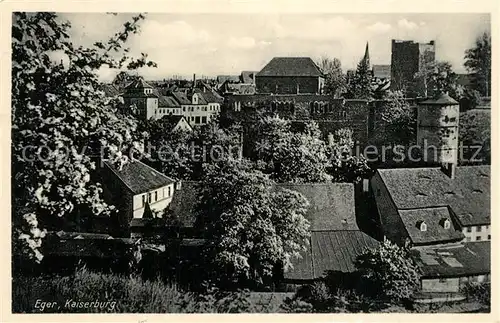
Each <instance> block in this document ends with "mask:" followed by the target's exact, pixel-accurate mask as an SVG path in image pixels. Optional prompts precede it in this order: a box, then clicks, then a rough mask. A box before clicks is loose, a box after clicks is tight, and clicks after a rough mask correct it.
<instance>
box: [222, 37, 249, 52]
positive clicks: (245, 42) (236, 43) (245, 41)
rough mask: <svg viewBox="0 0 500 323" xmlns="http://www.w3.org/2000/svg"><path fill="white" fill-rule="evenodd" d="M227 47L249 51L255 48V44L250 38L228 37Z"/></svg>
mask: <svg viewBox="0 0 500 323" xmlns="http://www.w3.org/2000/svg"><path fill="white" fill-rule="evenodd" d="M227 45H228V46H229V47H230V48H242V49H250V48H253V47H255V45H256V42H255V39H254V38H252V37H230V38H229V40H228V42H227Z"/></svg>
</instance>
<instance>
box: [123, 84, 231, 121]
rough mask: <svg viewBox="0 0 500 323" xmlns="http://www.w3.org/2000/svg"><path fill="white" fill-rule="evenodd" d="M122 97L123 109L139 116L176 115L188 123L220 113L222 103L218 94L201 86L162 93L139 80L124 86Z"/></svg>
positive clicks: (149, 117) (156, 117) (159, 116)
mask: <svg viewBox="0 0 500 323" xmlns="http://www.w3.org/2000/svg"><path fill="white" fill-rule="evenodd" d="M194 83H196V81H194ZM123 97H124V106H125V109H126V110H128V111H130V112H131V113H132V114H134V115H135V116H136V117H138V118H140V119H160V118H162V117H164V116H167V115H177V116H184V117H185V118H186V121H187V122H188V123H189V124H190V125H191V126H194V125H203V124H207V123H208V122H210V120H212V119H213V118H214V117H215V116H217V115H218V114H219V113H220V110H221V104H222V102H223V98H222V97H221V96H219V95H218V94H217V93H215V92H214V91H213V90H211V89H210V90H207V88H205V87H202V88H201V89H199V88H195V87H192V88H190V89H186V90H184V91H182V90H180V89H175V90H172V91H167V93H165V94H164V93H161V91H159V90H158V89H155V88H153V87H152V86H151V85H150V84H148V83H147V82H145V81H144V80H143V79H138V80H137V81H135V82H133V83H132V84H130V85H129V86H127V87H126V88H125V94H124V95H123Z"/></svg>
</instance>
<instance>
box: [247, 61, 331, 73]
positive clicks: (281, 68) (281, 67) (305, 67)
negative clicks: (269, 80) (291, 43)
mask: <svg viewBox="0 0 500 323" xmlns="http://www.w3.org/2000/svg"><path fill="white" fill-rule="evenodd" d="M256 76H314V77H318V76H323V74H322V73H321V71H320V69H319V67H318V66H317V65H316V64H315V63H314V62H313V60H312V59H311V58H310V57H274V58H273V59H272V60H271V61H270V62H269V63H268V64H267V65H266V66H264V68H263V69H262V70H261V71H260V72H258V73H257V75H256Z"/></svg>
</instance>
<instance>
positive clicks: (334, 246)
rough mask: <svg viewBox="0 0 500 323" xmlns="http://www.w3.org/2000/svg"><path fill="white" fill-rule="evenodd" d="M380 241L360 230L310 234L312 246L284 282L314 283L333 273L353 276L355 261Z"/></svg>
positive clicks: (286, 273)
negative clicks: (313, 281)
mask: <svg viewBox="0 0 500 323" xmlns="http://www.w3.org/2000/svg"><path fill="white" fill-rule="evenodd" d="M377 246H378V241H377V240H375V239H373V238H372V237H370V236H368V235H367V234H365V233H363V232H361V231H344V230H340V231H317V232H312V233H311V243H310V246H309V248H308V251H307V252H305V253H304V254H303V257H302V259H297V260H294V261H293V262H292V264H293V269H291V270H289V271H288V272H285V273H284V277H285V279H289V280H311V279H318V278H321V277H324V276H326V275H327V274H328V273H329V272H330V271H335V272H343V273H352V272H354V271H355V266H354V261H355V260H356V258H357V257H358V256H359V255H360V254H362V253H363V252H364V251H365V250H366V249H368V248H376V247H377Z"/></svg>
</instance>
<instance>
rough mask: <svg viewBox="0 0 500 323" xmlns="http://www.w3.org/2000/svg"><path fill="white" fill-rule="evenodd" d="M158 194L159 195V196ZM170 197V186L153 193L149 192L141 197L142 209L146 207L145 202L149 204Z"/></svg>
mask: <svg viewBox="0 0 500 323" xmlns="http://www.w3.org/2000/svg"><path fill="white" fill-rule="evenodd" d="M159 192H160V193H161V196H160V194H159ZM171 196H172V188H171V187H170V186H168V187H164V188H163V189H162V190H161V191H160V190H157V191H154V192H149V193H147V194H144V195H142V207H144V206H146V202H148V203H149V204H151V203H155V202H157V201H159V200H162V199H164V198H167V197H171Z"/></svg>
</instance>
